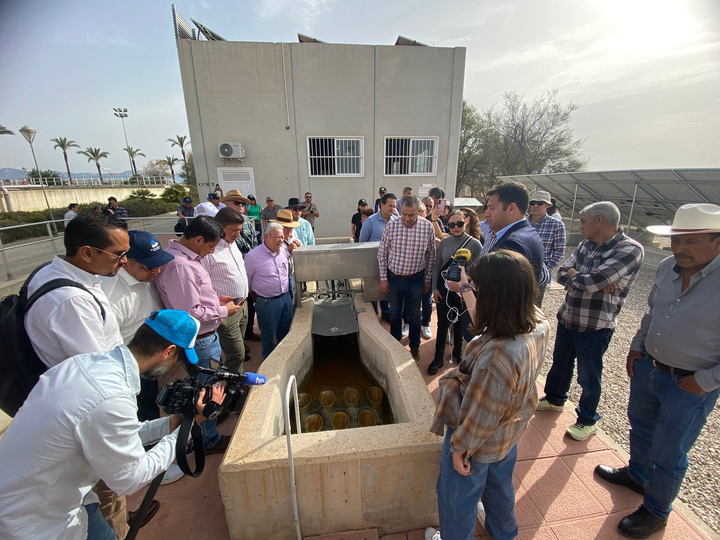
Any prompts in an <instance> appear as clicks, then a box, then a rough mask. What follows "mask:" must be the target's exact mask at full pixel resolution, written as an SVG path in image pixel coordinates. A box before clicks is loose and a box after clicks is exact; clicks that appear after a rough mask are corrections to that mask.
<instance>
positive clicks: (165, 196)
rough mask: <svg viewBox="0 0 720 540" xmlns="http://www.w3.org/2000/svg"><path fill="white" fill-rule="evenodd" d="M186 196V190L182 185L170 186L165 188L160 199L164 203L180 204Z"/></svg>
mask: <svg viewBox="0 0 720 540" xmlns="http://www.w3.org/2000/svg"><path fill="white" fill-rule="evenodd" d="M187 194H188V191H187V188H185V186H183V185H182V184H171V185H169V186H168V187H166V188H165V191H163V192H162V195H160V198H161V199H162V200H163V201H165V202H169V203H176V204H180V203H181V202H182V200H183V199H184V198H185V197H187Z"/></svg>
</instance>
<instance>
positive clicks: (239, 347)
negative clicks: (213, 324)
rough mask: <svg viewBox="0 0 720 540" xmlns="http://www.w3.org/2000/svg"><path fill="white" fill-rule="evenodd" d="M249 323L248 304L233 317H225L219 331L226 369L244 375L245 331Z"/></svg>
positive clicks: (241, 307)
mask: <svg viewBox="0 0 720 540" xmlns="http://www.w3.org/2000/svg"><path fill="white" fill-rule="evenodd" d="M247 323H248V309H247V302H245V303H244V304H243V305H242V306H240V309H238V310H237V313H236V314H235V315H233V316H232V317H225V318H224V319H223V320H222V323H221V324H220V326H219V327H218V329H217V333H218V337H219V338H220V347H221V348H222V352H223V356H224V357H225V361H224V363H225V367H226V368H227V369H229V370H230V371H235V372H237V373H242V370H243V360H244V359H245V341H244V337H245V329H246V327H247Z"/></svg>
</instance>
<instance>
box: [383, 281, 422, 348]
mask: <svg viewBox="0 0 720 540" xmlns="http://www.w3.org/2000/svg"><path fill="white" fill-rule="evenodd" d="M387 278H388V285H389V286H390V292H389V293H388V300H389V302H390V334H392V336H393V337H394V338H395V339H397V340H398V341H401V340H402V321H403V316H404V317H405V320H407V321H408V324H409V325H410V336H409V337H410V348H411V349H418V348H420V302H421V300H422V294H423V286H424V284H425V272H419V273H417V274H415V275H414V276H413V277H411V278H408V279H403V278H401V277H400V276H397V275H395V274H394V273H392V272H391V271H390V270H388V273H387Z"/></svg>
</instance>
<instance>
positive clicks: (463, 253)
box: [445, 248, 472, 281]
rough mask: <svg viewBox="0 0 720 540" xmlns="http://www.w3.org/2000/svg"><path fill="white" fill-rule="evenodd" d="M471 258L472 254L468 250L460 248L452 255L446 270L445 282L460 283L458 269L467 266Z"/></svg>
mask: <svg viewBox="0 0 720 540" xmlns="http://www.w3.org/2000/svg"><path fill="white" fill-rule="evenodd" d="M471 258H472V253H471V252H470V250H469V249H465V248H460V249H458V250H457V251H456V252H455V255H453V258H452V262H451V263H450V267H449V268H448V270H447V277H446V278H445V279H446V280H447V281H460V267H461V266H467V263H468V262H469V261H470V259H471Z"/></svg>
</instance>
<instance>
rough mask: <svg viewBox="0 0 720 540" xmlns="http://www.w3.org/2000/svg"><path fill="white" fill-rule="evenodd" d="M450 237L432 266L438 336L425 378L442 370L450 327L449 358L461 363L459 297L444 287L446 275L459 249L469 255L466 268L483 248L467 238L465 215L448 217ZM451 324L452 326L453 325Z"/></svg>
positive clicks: (439, 250) (454, 212) (461, 333)
mask: <svg viewBox="0 0 720 540" xmlns="http://www.w3.org/2000/svg"><path fill="white" fill-rule="evenodd" d="M448 228H449V229H450V236H447V237H445V238H443V239H442V240H441V242H440V245H439V246H438V248H437V255H436V256H435V265H434V266H433V275H432V291H433V300H435V305H436V306H437V336H436V338H435V358H434V359H433V361H432V362H431V363H430V365H429V366H428V368H427V372H428V375H435V374H436V373H437V372H438V370H439V369H440V368H441V367H442V366H443V363H444V357H445V343H446V342H447V334H448V329H449V328H450V325H451V324H452V325H453V352H452V356H453V358H454V359H455V361H456V362H457V363H458V364H459V363H460V361H461V360H462V343H463V332H462V329H463V324H462V321H463V318H462V314H463V311H464V309H463V305H462V300H461V299H460V297H459V296H458V295H457V294H455V293H453V292H450V291H448V289H447V287H445V273H446V271H447V269H448V268H449V267H450V264H451V263H452V260H453V257H454V256H455V255H456V253H457V252H458V251H459V250H460V249H463V248H464V249H467V250H468V251H470V259H469V260H468V261H467V263H468V264H469V263H470V262H471V261H474V260H475V259H477V258H478V257H479V256H480V251H481V250H482V245H481V244H480V241H479V240H478V239H476V238H473V237H472V236H470V235H469V234H468V233H467V232H466V229H467V225H466V224H465V214H463V212H461V211H460V210H455V211H453V212H451V213H450V215H449V216H448ZM453 323H454V324H453Z"/></svg>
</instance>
